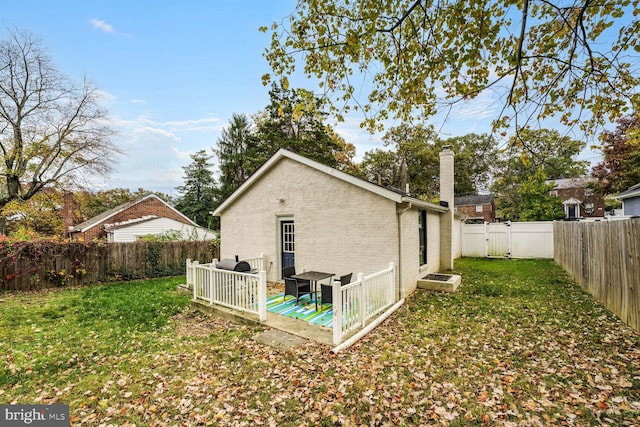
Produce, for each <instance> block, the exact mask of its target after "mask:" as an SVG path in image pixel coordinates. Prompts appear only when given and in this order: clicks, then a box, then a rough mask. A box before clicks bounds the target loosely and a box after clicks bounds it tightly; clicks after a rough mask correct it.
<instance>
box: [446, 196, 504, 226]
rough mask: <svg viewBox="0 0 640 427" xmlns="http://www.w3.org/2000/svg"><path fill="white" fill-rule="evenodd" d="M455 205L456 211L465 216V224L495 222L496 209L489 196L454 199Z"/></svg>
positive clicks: (491, 197)
mask: <svg viewBox="0 0 640 427" xmlns="http://www.w3.org/2000/svg"><path fill="white" fill-rule="evenodd" d="M455 204H456V210H457V211H458V212H459V213H461V214H463V215H466V216H467V219H466V220H465V222H467V223H477V224H483V223H485V222H496V207H495V204H494V201H493V195H491V194H476V195H472V196H459V197H456V198H455Z"/></svg>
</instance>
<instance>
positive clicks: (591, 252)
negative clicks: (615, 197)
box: [553, 218, 640, 331]
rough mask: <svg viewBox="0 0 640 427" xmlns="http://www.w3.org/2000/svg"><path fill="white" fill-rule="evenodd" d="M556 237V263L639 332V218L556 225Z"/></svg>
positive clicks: (559, 223) (554, 233)
mask: <svg viewBox="0 0 640 427" xmlns="http://www.w3.org/2000/svg"><path fill="white" fill-rule="evenodd" d="M553 236H554V248H555V251H554V260H555V261H556V263H558V264H559V265H560V266H561V267H562V268H564V269H565V270H566V271H567V272H568V273H569V274H570V275H571V276H572V277H573V278H574V279H575V280H576V281H577V282H578V283H580V285H582V287H584V288H585V289H586V290H587V291H588V292H589V293H590V294H591V295H593V296H594V297H595V298H596V299H597V300H598V301H600V302H601V303H603V304H604V305H605V306H606V307H607V308H608V309H609V310H611V311H612V312H613V313H615V314H616V315H617V316H619V317H620V318H621V319H622V320H623V321H624V322H625V323H627V324H628V325H629V326H631V327H632V328H634V329H636V330H638V331H640V218H631V219H627V220H620V221H598V222H556V223H554V227H553Z"/></svg>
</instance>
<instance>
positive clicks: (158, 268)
mask: <svg viewBox="0 0 640 427" xmlns="http://www.w3.org/2000/svg"><path fill="white" fill-rule="evenodd" d="M217 256H218V249H217V247H215V246H214V245H213V244H212V242H210V241H180V242H134V243H105V242H90V243H79V242H71V243H69V242H52V241H35V242H11V243H10V242H0V275H1V276H0V291H30V290H38V289H46V288H53V287H61V286H74V285H81V284H91V283H100V282H109V281H119V280H133V279H142V278H149V277H162V276H177V275H183V274H184V265H185V261H186V260H187V259H192V260H198V261H200V262H210V261H211V260H212V259H213V258H216V257H217Z"/></svg>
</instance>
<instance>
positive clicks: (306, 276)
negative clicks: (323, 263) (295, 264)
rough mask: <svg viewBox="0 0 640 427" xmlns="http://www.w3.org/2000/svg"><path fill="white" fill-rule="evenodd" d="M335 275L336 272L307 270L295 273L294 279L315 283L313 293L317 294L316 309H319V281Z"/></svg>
mask: <svg viewBox="0 0 640 427" xmlns="http://www.w3.org/2000/svg"><path fill="white" fill-rule="evenodd" d="M333 276H335V273H323V272H321V271H305V272H304V273H300V274H294V275H293V276H291V277H293V278H294V279H299V280H308V281H309V282H310V283H313V293H314V295H315V296H316V311H318V282H319V281H321V280H324V279H327V278H329V277H333Z"/></svg>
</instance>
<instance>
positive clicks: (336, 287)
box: [331, 281, 342, 345]
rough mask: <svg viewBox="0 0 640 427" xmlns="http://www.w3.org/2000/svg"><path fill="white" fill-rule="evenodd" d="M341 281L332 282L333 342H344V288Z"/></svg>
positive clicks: (336, 343)
mask: <svg viewBox="0 0 640 427" xmlns="http://www.w3.org/2000/svg"><path fill="white" fill-rule="evenodd" d="M341 288H342V287H341V285H340V282H335V281H334V282H333V283H332V284H331V294H332V300H333V302H332V305H333V344H335V345H338V344H340V343H341V342H342V289H341Z"/></svg>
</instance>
